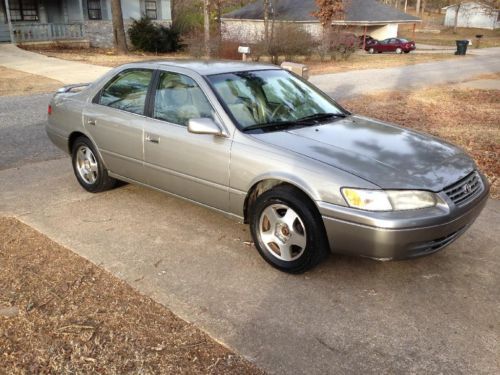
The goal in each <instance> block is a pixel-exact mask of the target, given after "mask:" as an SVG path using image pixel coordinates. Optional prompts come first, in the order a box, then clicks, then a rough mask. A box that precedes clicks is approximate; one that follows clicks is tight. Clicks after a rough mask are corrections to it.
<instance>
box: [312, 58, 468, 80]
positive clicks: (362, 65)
mask: <svg viewBox="0 0 500 375" xmlns="http://www.w3.org/2000/svg"><path fill="white" fill-rule="evenodd" d="M453 58H456V56H454V55H453V54H450V53H425V54H416V53H409V54H407V55H406V54H405V55H396V54H375V55H369V54H355V55H352V56H351V57H350V58H349V59H348V60H346V61H330V62H323V63H322V62H316V61H306V62H305V63H306V64H307V65H308V66H309V69H310V72H311V74H313V75H314V74H326V73H339V72H346V71H349V70H363V69H384V68H392V67H397V66H406V65H415V64H420V63H426V62H432V61H441V60H447V59H453ZM462 58H463V56H462Z"/></svg>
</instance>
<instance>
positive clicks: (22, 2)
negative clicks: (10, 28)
mask: <svg viewBox="0 0 500 375" xmlns="http://www.w3.org/2000/svg"><path fill="white" fill-rule="evenodd" d="M9 8H10V19H11V20H12V21H13V22H16V21H38V6H37V3H36V0H11V1H10V2H9Z"/></svg>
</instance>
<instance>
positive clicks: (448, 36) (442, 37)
mask: <svg viewBox="0 0 500 375" xmlns="http://www.w3.org/2000/svg"><path fill="white" fill-rule="evenodd" d="M400 34H402V35H407V36H408V37H410V36H411V33H406V34H405V31H404V29H402V30H400ZM476 35H483V37H482V38H481V41H480V44H479V46H480V48H487V47H500V29H499V30H486V29H470V28H460V27H459V28H458V29H457V32H456V33H454V32H453V28H443V29H442V30H441V32H440V33H439V34H434V33H423V32H416V33H415V41H416V42H417V48H418V43H422V44H434V45H439V46H450V47H456V43H455V41H456V40H460V39H466V40H472V43H473V46H469V48H471V47H476V43H477V42H476Z"/></svg>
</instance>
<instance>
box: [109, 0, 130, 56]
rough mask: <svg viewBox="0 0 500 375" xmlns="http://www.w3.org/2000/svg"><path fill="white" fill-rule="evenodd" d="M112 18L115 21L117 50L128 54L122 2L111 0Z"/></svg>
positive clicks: (114, 37)
mask: <svg viewBox="0 0 500 375" xmlns="http://www.w3.org/2000/svg"><path fill="white" fill-rule="evenodd" d="M111 19H112V23H113V44H114V47H115V49H116V51H117V52H119V53H123V54H126V53H128V49H127V39H126V38H125V27H124V26H123V14H122V2H121V0H111Z"/></svg>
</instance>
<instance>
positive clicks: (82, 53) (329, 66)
mask: <svg viewBox="0 0 500 375" xmlns="http://www.w3.org/2000/svg"><path fill="white" fill-rule="evenodd" d="M33 51H34V52H38V53H41V54H44V55H46V56H50V57H56V58H59V59H63V60H71V61H80V62H86V63H89V64H95V65H102V66H111V67H115V66H118V65H121V64H126V63H130V62H135V61H148V60H173V59H187V58H190V57H189V56H188V55H187V54H185V53H175V54H160V55H154V54H144V53H140V52H131V53H130V54H128V55H118V54H116V53H114V52H113V50H107V49H99V48H89V49H57V48H53V49H42V50H33ZM454 57H455V56H453V55H452V54H420V55H419V54H411V53H410V54H408V55H403V56H400V55H393V54H382V55H368V54H364V53H363V54H355V55H352V56H351V57H350V58H349V60H347V61H330V62H324V63H321V62H318V61H312V60H311V61H305V63H306V64H308V65H309V67H310V71H311V74H325V73H337V72H345V71H349V70H358V69H383V68H388V67H394V66H403V65H413V64H418V63H423V62H431V61H441V60H445V59H452V58H454Z"/></svg>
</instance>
